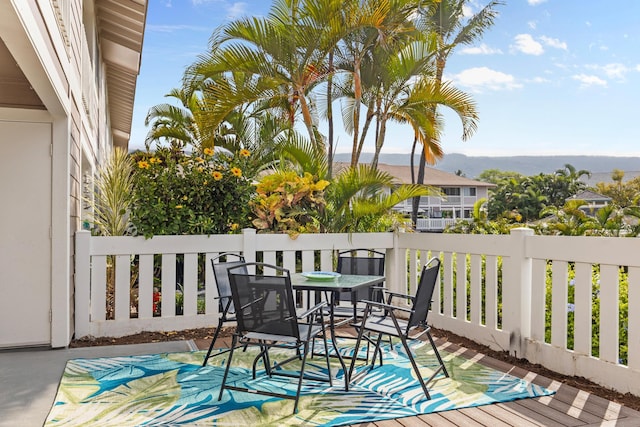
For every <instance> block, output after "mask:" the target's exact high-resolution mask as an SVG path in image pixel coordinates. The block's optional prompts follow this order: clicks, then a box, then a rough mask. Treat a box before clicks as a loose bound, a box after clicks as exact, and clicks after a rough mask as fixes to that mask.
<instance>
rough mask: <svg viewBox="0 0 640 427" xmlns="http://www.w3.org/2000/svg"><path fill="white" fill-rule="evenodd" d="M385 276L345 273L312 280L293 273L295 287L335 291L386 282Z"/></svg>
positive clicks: (292, 281)
mask: <svg viewBox="0 0 640 427" xmlns="http://www.w3.org/2000/svg"><path fill="white" fill-rule="evenodd" d="M384 279H385V277H384V276H361V275H356V274H343V275H341V276H340V277H336V278H335V279H333V280H322V281H317V280H310V279H307V278H306V277H304V276H303V275H302V273H296V274H292V275H291V284H292V285H293V288H294V289H296V290H300V291H334V292H346V291H351V290H354V289H358V288H362V287H366V286H375V285H379V284H381V283H383V282H384Z"/></svg>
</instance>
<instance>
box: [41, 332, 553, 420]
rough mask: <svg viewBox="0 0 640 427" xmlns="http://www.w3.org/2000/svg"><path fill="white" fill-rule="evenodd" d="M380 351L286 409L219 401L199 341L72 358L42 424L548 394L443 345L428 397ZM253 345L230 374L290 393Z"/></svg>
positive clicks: (269, 402) (400, 363)
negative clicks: (368, 365) (264, 371)
mask: <svg viewBox="0 0 640 427" xmlns="http://www.w3.org/2000/svg"><path fill="white" fill-rule="evenodd" d="M412 347H413V350H414V351H415V352H417V357H416V360H417V361H418V363H419V364H420V366H421V369H422V370H423V372H424V375H423V376H424V377H425V378H427V377H428V376H429V375H430V373H431V372H433V371H432V369H433V368H435V367H436V366H437V362H436V359H435V356H434V354H433V351H432V350H431V347H430V346H429V345H428V344H426V345H425V343H423V342H421V341H415V342H413V343H412ZM280 351H283V350H280ZM383 353H384V364H383V366H381V367H380V366H378V365H376V368H375V369H374V370H372V371H371V372H369V373H368V374H366V375H365V376H363V377H362V378H360V379H359V380H358V381H356V382H354V383H352V386H351V387H350V388H349V391H348V392H345V391H344V386H343V385H342V381H334V384H333V387H329V384H328V383H322V382H315V381H304V382H303V388H302V394H301V397H300V403H299V408H298V413H297V414H292V411H293V400H289V399H281V398H274V397H269V396H263V395H258V394H255V393H245V392H238V391H233V392H232V391H229V390H225V391H224V393H223V397H222V400H221V401H218V393H219V390H220V383H221V381H222V376H223V374H224V366H225V365H226V363H227V358H228V355H229V354H228V353H226V354H224V355H220V356H218V357H214V358H212V359H210V361H209V365H208V366H206V367H201V366H200V365H201V363H202V360H203V357H204V352H202V351H197V352H188V353H164V354H151V355H143V356H126V357H109V358H97V359H75V360H70V361H69V362H67V366H66V368H65V371H64V374H63V377H62V380H61V383H60V386H59V388H58V393H57V395H56V398H55V401H54V404H53V407H52V409H51V411H50V413H49V415H48V417H47V420H46V423H45V425H46V426H58V425H60V426H80V425H99V426H159V425H162V426H172V425H190V426H200V425H215V426H223V425H224V426H241V425H244V426H258V425H260V426H267V425H274V426H276V425H277V426H288V425H322V426H338V425H346V424H357V423H364V422H373V421H380V420H385V419H391V418H401V417H408V416H415V415H420V414H428V413H432V412H439V411H447V410H452V409H461V408H466V407H471V406H479V405H487V404H491V403H496V402H506V401H511V400H515V399H522V398H528V397H536V396H543V395H549V394H553V392H552V391H550V390H547V389H545V388H542V387H539V386H536V385H533V384H530V383H528V382H525V381H523V380H521V379H519V378H516V377H514V376H511V375H509V374H505V373H502V372H499V371H496V370H493V369H490V368H487V367H485V366H483V365H481V364H479V363H475V362H474V361H472V360H468V359H465V358H463V357H459V356H454V355H453V354H451V353H447V352H445V351H443V352H442V356H443V358H444V359H445V363H446V366H447V369H448V371H449V375H450V378H444V377H442V376H439V377H436V379H435V380H434V381H432V382H431V383H430V384H429V391H430V393H431V396H432V399H431V400H426V399H425V396H424V394H423V392H422V389H421V387H420V385H419V383H418V381H417V380H416V379H415V378H414V376H413V371H412V369H411V365H410V363H409V360H408V359H407V357H406V355H404V353H403V351H402V350H401V347H400V346H399V345H398V346H397V347H395V348H393V349H390V348H389V347H388V346H387V347H386V348H385V349H384V352H383ZM256 354H257V352H256V351H255V350H252V349H251V348H249V349H248V350H247V351H246V352H243V351H242V350H238V351H236V352H235V353H234V357H233V362H232V368H231V371H230V373H229V379H228V381H231V382H230V384H235V385H241V386H249V387H250V388H259V389H262V390H275V391H277V392H279V393H283V392H286V393H287V394H291V395H295V390H296V386H297V384H296V381H297V380H296V379H290V378H286V377H278V376H276V377H274V378H273V379H268V378H267V377H265V376H263V377H260V376H259V377H258V379H256V380H251V365H252V362H253V359H254V357H255V356H256ZM272 354H273V355H277V350H276V349H274V350H273V353H272ZM288 355H290V352H288V353H287V356H288ZM272 360H277V357H272ZM288 365H289V364H288ZM322 366H324V369H323V368H322ZM347 366H348V365H347ZM339 368H340V364H339V363H338V361H337V358H332V370H334V369H335V371H334V374H335V372H337V376H338V378H339V379H341V378H342V370H341V369H339ZM305 372H317V373H326V365H324V359H323V358H322V357H318V356H316V357H314V358H313V359H308V360H307V366H306V369H305Z"/></svg>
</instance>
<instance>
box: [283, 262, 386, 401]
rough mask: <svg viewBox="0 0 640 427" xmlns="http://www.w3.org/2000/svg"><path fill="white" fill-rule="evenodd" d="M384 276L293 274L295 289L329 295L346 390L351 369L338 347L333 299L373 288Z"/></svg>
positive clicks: (331, 326) (331, 324)
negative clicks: (312, 276) (325, 277)
mask: <svg viewBox="0 0 640 427" xmlns="http://www.w3.org/2000/svg"><path fill="white" fill-rule="evenodd" d="M384 280H385V277H384V276H365V275H355V274H342V275H338V277H335V278H333V279H332V280H322V281H319V280H312V279H308V278H307V277H305V276H304V275H303V274H302V273H296V274H292V275H291V284H292V286H293V289H295V290H297V291H310V292H319V293H321V294H324V295H326V296H327V298H328V299H327V302H328V306H329V333H330V335H331V343H332V345H333V349H334V350H335V353H336V357H337V358H338V360H339V361H340V365H341V366H342V372H343V373H344V387H345V390H346V391H349V380H350V379H349V370H348V369H347V367H346V365H345V363H344V358H343V356H342V355H341V354H340V351H339V348H338V340H337V336H336V321H335V316H334V307H335V305H334V304H333V301H334V300H335V299H336V298H334V297H335V296H336V295H337V294H339V293H342V292H351V293H354V292H357V291H358V290H360V289H363V288H371V287H373V286H376V285H380V284H382V283H384ZM355 315H356V309H355V307H354V315H353V318H355ZM340 324H344V321H341V322H340Z"/></svg>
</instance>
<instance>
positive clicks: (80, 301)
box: [74, 230, 91, 338]
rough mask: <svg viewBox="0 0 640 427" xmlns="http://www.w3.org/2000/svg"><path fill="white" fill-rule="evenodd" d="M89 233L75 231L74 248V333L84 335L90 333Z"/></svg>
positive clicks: (79, 335)
mask: <svg viewBox="0 0 640 427" xmlns="http://www.w3.org/2000/svg"><path fill="white" fill-rule="evenodd" d="M90 252H91V233H90V232H89V231H86V230H79V231H76V248H75V269H76V272H75V276H74V285H75V291H74V294H75V313H74V314H75V335H76V338H79V337H84V336H87V335H89V333H90V327H89V322H90V320H91V319H90V316H89V313H90V311H91V301H90V295H91V254H90Z"/></svg>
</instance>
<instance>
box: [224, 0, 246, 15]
mask: <svg viewBox="0 0 640 427" xmlns="http://www.w3.org/2000/svg"><path fill="white" fill-rule="evenodd" d="M227 14H228V15H229V17H230V18H231V19H236V18H240V17H241V16H243V15H246V14H247V4H246V3H243V2H236V3H233V4H232V5H231V6H230V7H229V8H228V9H227Z"/></svg>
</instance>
